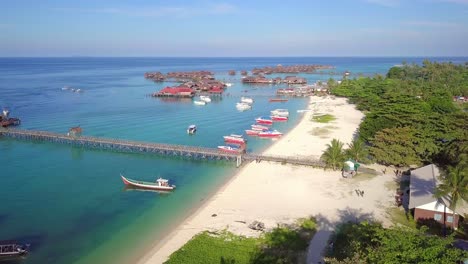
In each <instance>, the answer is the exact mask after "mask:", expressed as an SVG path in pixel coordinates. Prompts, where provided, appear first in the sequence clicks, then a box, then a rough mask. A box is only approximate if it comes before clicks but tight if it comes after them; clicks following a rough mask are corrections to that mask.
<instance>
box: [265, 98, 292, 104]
mask: <svg viewBox="0 0 468 264" xmlns="http://www.w3.org/2000/svg"><path fill="white" fill-rule="evenodd" d="M269 101H270V102H271V103H273V102H287V101H288V99H282V98H271V99H270V100H269Z"/></svg>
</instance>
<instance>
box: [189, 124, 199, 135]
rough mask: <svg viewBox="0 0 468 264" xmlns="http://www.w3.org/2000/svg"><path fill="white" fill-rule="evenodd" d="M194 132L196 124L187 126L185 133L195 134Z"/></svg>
mask: <svg viewBox="0 0 468 264" xmlns="http://www.w3.org/2000/svg"><path fill="white" fill-rule="evenodd" d="M195 132H197V126H196V125H190V126H189V127H188V128H187V134H189V135H193V134H195Z"/></svg>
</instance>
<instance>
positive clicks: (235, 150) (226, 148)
mask: <svg viewBox="0 0 468 264" xmlns="http://www.w3.org/2000/svg"><path fill="white" fill-rule="evenodd" d="M218 149H219V150H220V151H223V152H228V153H241V152H242V148H240V147H234V146H218Z"/></svg>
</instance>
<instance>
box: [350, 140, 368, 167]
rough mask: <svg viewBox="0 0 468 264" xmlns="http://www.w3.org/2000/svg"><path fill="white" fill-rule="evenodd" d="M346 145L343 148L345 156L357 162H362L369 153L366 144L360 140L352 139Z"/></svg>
mask: <svg viewBox="0 0 468 264" xmlns="http://www.w3.org/2000/svg"><path fill="white" fill-rule="evenodd" d="M348 147H349V148H348V149H346V150H345V153H346V156H347V157H348V158H351V159H353V160H355V161H357V162H362V161H363V160H364V159H365V158H366V157H367V156H368V155H369V151H368V149H367V146H366V144H364V142H363V141H362V140H354V141H353V142H351V144H348Z"/></svg>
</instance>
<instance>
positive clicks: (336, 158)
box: [321, 139, 345, 170]
mask: <svg viewBox="0 0 468 264" xmlns="http://www.w3.org/2000/svg"><path fill="white" fill-rule="evenodd" d="M343 145H344V144H343V142H341V141H339V140H337V139H333V140H332V141H331V143H330V144H327V149H326V150H325V151H324V152H323V154H322V156H321V159H322V160H323V161H324V162H325V164H326V165H327V167H329V168H332V169H333V170H336V169H338V168H341V167H342V165H343V162H344V161H345V153H344V151H343Z"/></svg>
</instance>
